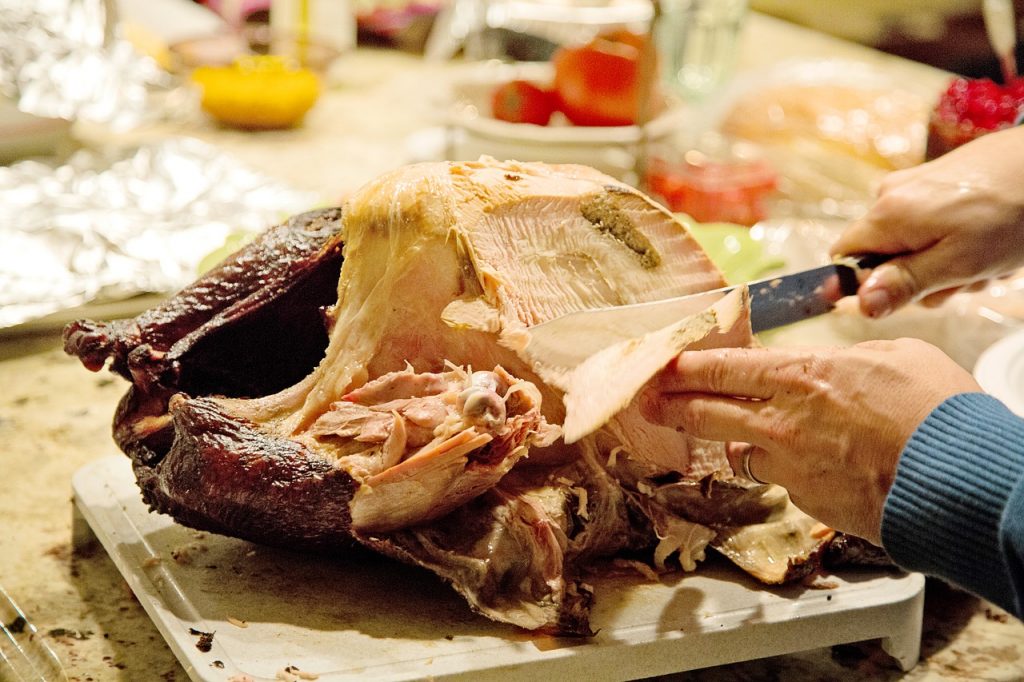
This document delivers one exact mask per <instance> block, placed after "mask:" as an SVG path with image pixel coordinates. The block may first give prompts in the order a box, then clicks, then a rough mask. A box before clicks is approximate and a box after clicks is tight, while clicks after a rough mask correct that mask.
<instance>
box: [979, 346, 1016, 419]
mask: <svg viewBox="0 0 1024 682" xmlns="http://www.w3.org/2000/svg"><path fill="white" fill-rule="evenodd" d="M974 378H975V379H977V380H978V383H979V384H981V387H982V388H983V389H985V392H986V393H989V394H991V395H993V396H995V397H996V398H999V400H1001V401H1003V402H1004V403H1005V404H1006V406H1007V407H1009V408H1010V410H1012V411H1013V412H1014V413H1015V414H1018V415H1020V416H1022V417H1024V331H1018V332H1015V333H1013V334H1011V335H1009V336H1007V337H1006V338H1004V339H1001V340H1000V341H997V342H995V343H994V344H992V345H991V346H989V347H988V348H987V349H986V350H985V352H983V353H982V354H981V357H979V358H978V363H977V364H976V365H975V366H974Z"/></svg>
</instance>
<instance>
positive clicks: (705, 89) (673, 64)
mask: <svg viewBox="0 0 1024 682" xmlns="http://www.w3.org/2000/svg"><path fill="white" fill-rule="evenodd" d="M660 11H661V16H660V17H659V19H658V25H657V28H656V33H655V45H656V46H657V48H658V58H659V62H660V71H661V77H662V81H663V83H664V84H665V86H666V87H667V89H668V90H669V91H670V92H674V93H676V94H678V95H679V96H681V97H683V98H685V99H690V100H693V99H700V98H702V97H704V96H705V95H708V94H709V93H711V92H713V91H715V90H716V89H717V88H718V86H720V85H721V84H722V83H723V82H724V81H725V80H727V79H728V77H729V76H731V75H732V71H733V67H734V66H735V64H736V50H737V45H738V38H739V32H740V29H741V28H742V26H743V19H744V18H745V17H746V14H747V0H660Z"/></svg>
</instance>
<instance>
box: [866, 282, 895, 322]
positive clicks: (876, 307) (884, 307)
mask: <svg viewBox="0 0 1024 682" xmlns="http://www.w3.org/2000/svg"><path fill="white" fill-rule="evenodd" d="M860 309H861V310H862V311H863V312H864V314H865V315H867V316H868V317H873V318H876V319H877V318H879V317H885V316H886V315H888V314H889V313H891V312H892V298H891V297H890V296H889V292H888V291H886V290H885V289H869V290H868V291H866V292H865V293H862V294H861V295H860Z"/></svg>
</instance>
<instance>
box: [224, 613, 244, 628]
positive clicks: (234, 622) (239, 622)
mask: <svg viewBox="0 0 1024 682" xmlns="http://www.w3.org/2000/svg"><path fill="white" fill-rule="evenodd" d="M228 622H229V623H231V624H232V625H234V626H235V627H236V628H247V627H249V623H247V622H246V621H244V620H242V619H240V618H235V617H234V616H228Z"/></svg>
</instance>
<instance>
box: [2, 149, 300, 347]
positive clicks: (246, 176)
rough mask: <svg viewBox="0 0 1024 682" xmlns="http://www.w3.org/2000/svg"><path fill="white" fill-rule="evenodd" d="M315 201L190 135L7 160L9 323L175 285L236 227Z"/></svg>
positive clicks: (5, 306) (264, 222) (191, 275)
mask: <svg viewBox="0 0 1024 682" xmlns="http://www.w3.org/2000/svg"><path fill="white" fill-rule="evenodd" d="M316 202H317V196H316V194H314V193H310V192H302V191H297V190H294V189H292V188H289V187H287V186H285V185H283V184H281V183H280V182H278V181H276V180H273V179H271V178H268V177H267V176H264V175H262V174H260V173H257V172H255V171H253V170H251V169H250V168H247V167H246V166H244V165H243V164H241V162H239V161H238V160H236V159H234V158H232V157H230V156H227V155H225V154H224V153H223V152H221V151H219V150H217V149H215V148H214V147H211V146H210V145H208V144H206V143H204V142H200V141H198V140H194V139H189V138H173V139H169V140H165V141H162V142H160V143H156V144H152V145H148V146H143V147H139V148H135V149H131V150H124V151H120V152H109V153H99V152H91V151H81V152H78V153H77V154H75V155H74V156H72V157H71V158H70V159H69V160H68V161H67V162H66V163H65V164H63V165H60V166H56V167H55V166H54V165H50V164H47V163H41V162H38V161H23V162H21V163H17V164H14V165H12V166H8V167H0V329H5V328H9V327H12V326H15V325H19V324H22V323H25V322H28V321H31V320H35V319H37V318H40V317H44V316H46V315H50V314H52V313H55V312H58V311H62V310H66V309H69V308H75V307H78V306H82V305H85V304H91V303H100V302H110V301H117V300H124V299H127V298H130V297H133V296H136V295H138V294H141V293H154V292H156V293H164V292H168V293H169V292H172V291H176V290H177V289H179V288H181V287H182V286H184V285H186V284H188V283H189V282H191V281H192V280H194V279H195V278H196V275H197V274H198V270H197V268H198V265H199V263H200V261H201V260H202V259H203V257H204V256H206V255H208V254H210V253H211V252H213V251H215V250H217V249H218V248H220V247H222V246H223V244H224V243H225V240H226V239H227V238H228V237H229V236H232V237H236V236H237V233H239V232H242V233H254V232H258V231H261V230H263V229H265V228H267V227H270V226H271V225H274V224H277V223H279V222H281V221H282V220H283V219H284V218H285V217H287V216H289V215H291V214H293V213H298V212H300V211H303V210H307V209H309V208H311V207H313V206H314V205H315V204H316Z"/></svg>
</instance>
